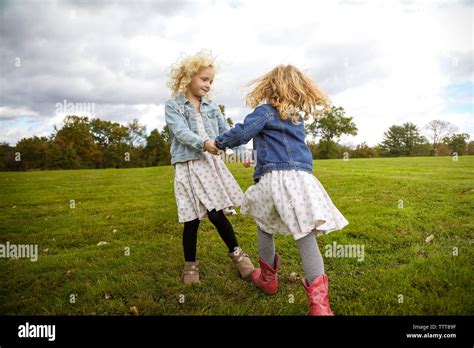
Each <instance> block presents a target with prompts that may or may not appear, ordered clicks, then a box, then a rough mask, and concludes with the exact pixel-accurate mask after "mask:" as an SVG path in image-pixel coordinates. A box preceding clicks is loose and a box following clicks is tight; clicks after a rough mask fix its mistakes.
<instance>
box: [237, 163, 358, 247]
mask: <svg viewBox="0 0 474 348" xmlns="http://www.w3.org/2000/svg"><path fill="white" fill-rule="evenodd" d="M240 212H241V213H242V214H244V215H249V216H252V217H253V218H254V219H255V222H256V223H257V225H258V226H259V227H260V228H261V229H262V230H263V231H265V232H267V233H270V234H275V233H280V234H287V235H293V237H294V238H295V239H300V238H302V237H304V236H306V235H307V234H308V233H311V232H314V233H315V234H316V235H323V234H327V233H330V232H332V231H335V230H340V229H342V228H344V227H345V226H347V225H348V224H349V222H348V221H347V220H346V219H345V218H344V216H343V215H342V214H341V213H340V212H339V210H338V209H337V208H336V207H335V206H334V204H333V203H332V201H331V199H330V198H329V196H328V194H327V192H326V190H325V189H324V187H323V186H322V185H321V183H320V182H319V180H318V179H317V178H316V177H315V176H313V175H312V174H310V173H307V172H305V171H300V170H275V171H271V172H268V173H266V174H264V175H263V176H262V177H261V178H260V180H259V182H258V183H257V184H255V185H253V186H250V187H249V188H248V190H247V191H246V192H245V198H244V202H243V204H242V206H241V208H240Z"/></svg>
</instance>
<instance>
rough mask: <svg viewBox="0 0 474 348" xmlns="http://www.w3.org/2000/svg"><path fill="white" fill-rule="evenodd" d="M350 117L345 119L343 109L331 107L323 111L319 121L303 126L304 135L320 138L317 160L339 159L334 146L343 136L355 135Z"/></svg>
mask: <svg viewBox="0 0 474 348" xmlns="http://www.w3.org/2000/svg"><path fill="white" fill-rule="evenodd" d="M352 119H353V118H352V117H346V116H345V111H344V108H343V107H336V106H331V108H330V109H329V110H328V111H324V112H323V113H322V115H321V117H320V118H319V119H317V118H315V119H314V120H313V121H312V122H309V123H307V124H306V125H305V133H306V134H310V135H312V136H314V137H315V138H316V137H320V140H319V149H318V156H319V158H322V159H323V158H336V157H339V155H340V151H339V147H338V145H337V144H336V142H337V141H339V138H340V137H341V136H342V135H343V134H347V135H357V126H356V124H355V123H354V122H353V121H352Z"/></svg>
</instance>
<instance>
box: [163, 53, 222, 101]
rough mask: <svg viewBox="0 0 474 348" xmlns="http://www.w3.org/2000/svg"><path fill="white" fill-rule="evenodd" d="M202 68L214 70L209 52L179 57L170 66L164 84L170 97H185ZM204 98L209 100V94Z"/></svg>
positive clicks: (213, 60) (213, 59)
mask: <svg viewBox="0 0 474 348" xmlns="http://www.w3.org/2000/svg"><path fill="white" fill-rule="evenodd" d="M204 68H213V69H214V70H216V66H215V58H214V57H213V56H212V53H211V52H210V51H209V50H201V51H199V52H198V53H196V54H195V55H192V56H181V57H180V58H179V59H178V61H177V62H176V63H175V64H173V65H172V66H171V68H170V72H169V80H168V82H167V83H166V86H168V87H169V88H170V89H171V95H172V96H173V97H175V96H177V95H185V94H186V89H187V88H188V86H189V84H190V83H191V79H192V78H193V76H194V75H196V74H197V73H198V72H199V71H201V70H202V69H204ZM206 98H210V93H208V94H207V95H206Z"/></svg>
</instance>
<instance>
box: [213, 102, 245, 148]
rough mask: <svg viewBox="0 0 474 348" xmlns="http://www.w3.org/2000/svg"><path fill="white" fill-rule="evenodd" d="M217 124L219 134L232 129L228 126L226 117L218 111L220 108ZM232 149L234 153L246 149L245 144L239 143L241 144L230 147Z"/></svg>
mask: <svg viewBox="0 0 474 348" xmlns="http://www.w3.org/2000/svg"><path fill="white" fill-rule="evenodd" d="M217 124H218V126H219V135H221V134H224V133H226V132H228V131H229V130H231V129H232V128H230V126H229V124H228V123H227V119H226V117H225V116H224V114H223V113H222V112H221V111H220V109H219V118H218V119H217ZM232 150H233V151H235V152H236V153H240V152H245V151H247V147H246V146H245V145H241V146H236V147H232Z"/></svg>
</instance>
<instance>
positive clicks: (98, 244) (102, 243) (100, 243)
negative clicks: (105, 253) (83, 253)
mask: <svg viewBox="0 0 474 348" xmlns="http://www.w3.org/2000/svg"><path fill="white" fill-rule="evenodd" d="M105 244H109V243H107V242H99V243H97V246H101V245H105Z"/></svg>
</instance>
